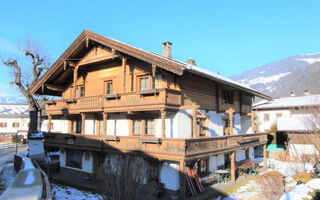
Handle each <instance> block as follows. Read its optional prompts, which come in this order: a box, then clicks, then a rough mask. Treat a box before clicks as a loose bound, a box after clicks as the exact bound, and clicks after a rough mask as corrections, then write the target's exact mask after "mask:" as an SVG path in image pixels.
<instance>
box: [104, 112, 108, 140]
mask: <svg viewBox="0 0 320 200" xmlns="http://www.w3.org/2000/svg"><path fill="white" fill-rule="evenodd" d="M107 118H108V114H107V113H106V112H103V135H107Z"/></svg>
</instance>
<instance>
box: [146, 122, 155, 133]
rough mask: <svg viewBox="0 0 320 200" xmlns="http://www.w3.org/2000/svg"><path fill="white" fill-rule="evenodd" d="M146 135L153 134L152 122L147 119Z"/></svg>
mask: <svg viewBox="0 0 320 200" xmlns="http://www.w3.org/2000/svg"><path fill="white" fill-rule="evenodd" d="M145 128H146V134H147V135H153V134H154V120H153V119H148V120H146V127H145Z"/></svg>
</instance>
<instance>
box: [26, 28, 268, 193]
mask: <svg viewBox="0 0 320 200" xmlns="http://www.w3.org/2000/svg"><path fill="white" fill-rule="evenodd" d="M163 52H164V56H161V55H158V54H155V53H151V52H147V51H144V50H141V49H138V48H135V47H132V46H129V45H127V44H124V43H121V42H119V41H116V40H113V39H110V38H107V37H104V36H101V35H98V34H96V33H93V32H90V31H84V32H83V33H81V35H80V36H79V37H78V38H77V39H76V40H75V41H74V42H73V43H72V44H71V45H70V46H69V47H68V49H67V50H66V51H65V52H64V53H63V54H62V55H61V56H60V58H59V59H57V61H56V62H55V63H54V64H53V65H52V66H51V68H50V69H49V70H48V71H47V72H46V73H45V74H44V75H43V76H42V77H41V79H40V80H39V81H38V82H36V83H35V84H34V86H33V87H32V88H31V93H32V94H38V95H54V96H60V97H61V100H55V101H48V102H47V104H46V107H45V112H46V114H47V115H48V120H45V121H44V123H43V128H44V129H46V131H47V133H45V145H46V148H47V149H50V148H51V149H53V148H58V149H60V158H59V159H60V166H61V171H63V170H67V169H68V170H70V169H72V170H76V171H78V172H83V173H89V174H93V175H95V174H96V169H97V168H98V167H99V166H102V165H105V166H107V167H108V166H109V167H110V166H111V167H112V166H114V165H115V163H116V162H117V161H116V160H117V154H119V152H122V153H129V152H135V155H139V156H141V157H143V158H145V162H146V165H145V166H147V167H148V170H146V175H145V179H144V182H148V181H149V180H157V181H158V182H161V183H163V184H164V186H165V188H166V189H169V190H174V191H177V190H180V192H181V194H182V195H183V194H184V193H185V189H186V187H187V186H186V182H185V177H184V176H182V175H181V174H183V173H184V170H185V169H186V167H189V168H194V169H196V170H197V172H198V173H199V175H200V176H205V175H208V174H209V173H210V172H211V171H214V170H216V169H218V167H221V166H223V167H231V176H232V179H233V180H234V178H235V168H234V165H235V162H238V161H241V160H244V159H248V158H253V148H254V147H257V146H259V145H264V147H265V144H266V142H267V137H266V134H263V133H256V134H251V131H250V129H249V128H250V125H251V118H250V117H249V116H247V114H248V113H249V112H251V105H252V99H253V98H254V97H255V96H258V97H261V98H265V99H270V97H268V96H265V95H263V94H261V93H259V92H257V91H255V90H253V89H251V88H249V87H246V86H244V85H241V84H239V83H237V82H235V81H232V80H230V79H228V78H225V77H223V76H221V75H218V74H214V73H212V72H208V71H206V70H204V69H201V68H199V67H197V66H196V65H195V62H194V61H192V60H188V61H187V63H183V62H179V61H176V60H174V59H172V58H171V43H170V42H165V43H163ZM226 112H227V113H230V114H226ZM45 126H46V127H45ZM246 133H250V134H246ZM150 157H151V158H153V159H155V160H157V161H158V163H157V164H154V162H151V161H150ZM61 173H62V172H61ZM83 177H85V176H83Z"/></svg>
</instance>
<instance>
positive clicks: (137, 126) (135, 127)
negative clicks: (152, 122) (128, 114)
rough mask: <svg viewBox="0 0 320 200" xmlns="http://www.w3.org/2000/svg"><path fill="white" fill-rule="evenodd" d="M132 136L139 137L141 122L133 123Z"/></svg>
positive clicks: (135, 121)
mask: <svg viewBox="0 0 320 200" xmlns="http://www.w3.org/2000/svg"><path fill="white" fill-rule="evenodd" d="M133 134H135V135H140V134H141V120H134V121H133Z"/></svg>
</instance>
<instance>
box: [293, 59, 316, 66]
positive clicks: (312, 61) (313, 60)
mask: <svg viewBox="0 0 320 200" xmlns="http://www.w3.org/2000/svg"><path fill="white" fill-rule="evenodd" d="M297 60H301V61H305V62H307V63H309V64H310V65H311V64H313V63H316V62H320V58H299V59H297Z"/></svg>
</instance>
